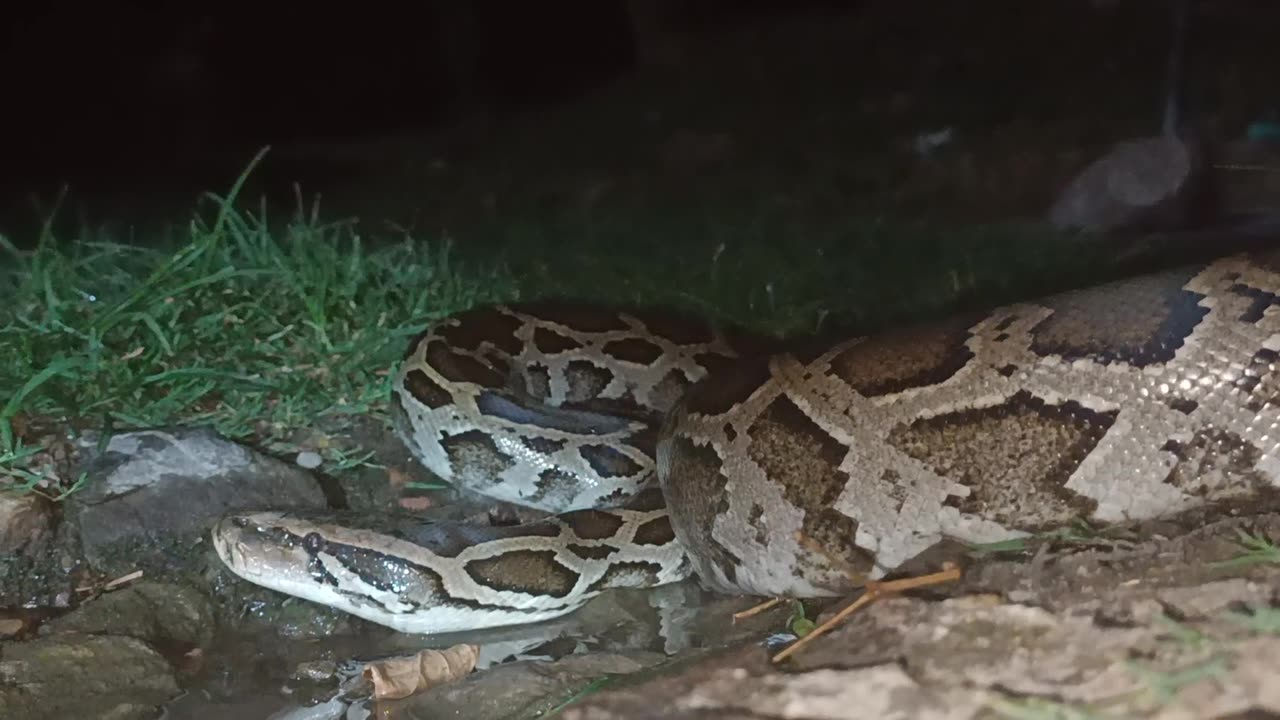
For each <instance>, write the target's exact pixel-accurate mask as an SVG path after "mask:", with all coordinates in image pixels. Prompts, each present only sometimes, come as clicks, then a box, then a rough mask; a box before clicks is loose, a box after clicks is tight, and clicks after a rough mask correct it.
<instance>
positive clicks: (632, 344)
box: [602, 338, 662, 365]
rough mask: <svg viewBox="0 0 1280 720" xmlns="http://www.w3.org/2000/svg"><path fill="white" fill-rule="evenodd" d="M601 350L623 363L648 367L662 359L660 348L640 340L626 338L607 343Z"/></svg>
mask: <svg viewBox="0 0 1280 720" xmlns="http://www.w3.org/2000/svg"><path fill="white" fill-rule="evenodd" d="M602 349H603V350H604V352H606V353H608V354H609V355H612V356H613V357H615V358H617V359H619V360H622V361H623V362H629V363H635V364H637V365H649V364H651V363H653V361H655V360H657V359H658V358H660V357H662V348H661V347H659V346H657V345H654V344H653V343H651V342H649V341H648V340H642V339H640V338H627V339H625V340H614V341H612V342H607V343H605V344H604V347H603V348H602Z"/></svg>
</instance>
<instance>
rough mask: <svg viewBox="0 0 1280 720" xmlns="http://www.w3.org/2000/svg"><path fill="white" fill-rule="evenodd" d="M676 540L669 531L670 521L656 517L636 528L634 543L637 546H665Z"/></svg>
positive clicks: (674, 535)
mask: <svg viewBox="0 0 1280 720" xmlns="http://www.w3.org/2000/svg"><path fill="white" fill-rule="evenodd" d="M675 539H676V534H675V531H673V530H672V529H671V519H670V518H668V517H665V516H664V517H656V518H654V519H652V520H650V521H648V522H646V523H644V524H643V525H641V526H640V527H638V528H636V534H635V538H634V540H635V543H636V544H637V545H666V544H667V543H669V542H674V541H675Z"/></svg>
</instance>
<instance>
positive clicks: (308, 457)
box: [294, 450, 324, 470]
mask: <svg viewBox="0 0 1280 720" xmlns="http://www.w3.org/2000/svg"><path fill="white" fill-rule="evenodd" d="M294 462H295V463H297V464H298V467H300V468H305V469H307V470H315V469H316V468H318V467H320V464H321V463H323V462H324V458H322V457H320V454H319V453H314V452H311V451H310V450H303V451H302V452H300V453H298V458H297V459H296V460H294Z"/></svg>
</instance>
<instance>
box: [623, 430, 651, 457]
mask: <svg viewBox="0 0 1280 720" xmlns="http://www.w3.org/2000/svg"><path fill="white" fill-rule="evenodd" d="M624 442H626V443H627V444H628V445H630V446H631V447H633V448H636V449H638V450H640V452H643V453H644V454H645V455H648V456H649V457H653V455H654V453H656V452H657V448H658V427H657V426H656V425H653V424H651V423H648V424H646V425H645V426H644V427H643V428H641V429H640V430H637V431H635V432H633V433H631V434H630V435H628V436H627V438H626V440H625V441H624Z"/></svg>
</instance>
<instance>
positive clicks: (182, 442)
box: [68, 429, 326, 570]
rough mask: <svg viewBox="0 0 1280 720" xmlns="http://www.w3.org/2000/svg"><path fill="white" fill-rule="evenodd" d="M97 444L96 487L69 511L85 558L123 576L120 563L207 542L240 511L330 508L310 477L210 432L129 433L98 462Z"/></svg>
mask: <svg viewBox="0 0 1280 720" xmlns="http://www.w3.org/2000/svg"><path fill="white" fill-rule="evenodd" d="M94 444H95V441H94V440H93V439H92V438H86V439H85V441H84V447H83V448H82V450H83V451H84V452H85V453H86V459H85V469H86V470H87V471H88V479H87V481H86V483H85V487H84V488H83V489H82V490H80V491H79V492H77V493H75V494H73V495H72V496H71V497H70V498H69V500H68V511H69V512H70V514H71V516H72V517H73V519H74V522H75V523H76V526H77V527H78V528H79V539H80V542H81V544H82V546H83V550H84V554H85V557H86V558H88V560H89V561H90V562H91V563H92V564H93V565H94V566H95V567H98V568H100V569H104V570H105V569H106V567H108V566H110V567H112V568H113V569H123V568H121V567H120V566H117V565H113V564H112V563H111V562H110V561H111V559H112V557H113V556H118V555H124V556H126V557H127V558H128V559H129V562H133V561H135V560H137V558H139V557H144V556H147V555H150V554H154V553H155V552H164V548H165V546H166V544H168V546H169V547H170V548H172V547H173V546H174V540H175V539H177V538H182V539H183V540H185V541H187V542H188V543H189V542H191V541H193V540H196V539H200V538H201V537H202V536H203V533H204V532H205V531H206V530H207V528H208V527H209V526H210V525H211V524H212V523H213V521H214V520H215V519H216V518H218V517H219V516H221V515H222V514H224V513H226V512H229V511H232V510H246V509H255V508H266V507H269V508H280V509H317V508H324V507H326V502H325V497H324V493H323V492H322V490H321V488H320V487H319V485H318V484H317V482H316V481H315V479H314V478H312V477H311V476H310V475H308V474H307V473H306V472H304V471H302V470H300V469H298V468H296V467H293V466H292V465H289V464H288V463H284V462H281V461H279V460H276V459H274V458H270V457H266V456H263V455H260V454H258V453H255V452H254V451H252V450H250V449H249V448H247V447H244V446H242V445H239V444H237V443H234V442H231V441H229V440H225V439H223V438H220V437H219V436H218V435H217V434H215V433H213V432H212V431H209V430H205V429H172V430H143V431H138V432H129V433H123V434H120V435H115V436H113V437H112V438H111V440H110V441H109V442H108V444H107V447H106V448H105V449H104V450H103V452H102V453H101V454H97V455H94V456H92V457H90V456H89V453H91V452H92V450H91V448H93V447H94ZM166 540H168V541H169V542H168V543H166ZM178 544H179V545H181V541H179V543H178ZM153 547H154V548H156V550H153V549H152V548H153ZM126 566H128V564H127V563H126Z"/></svg>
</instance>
